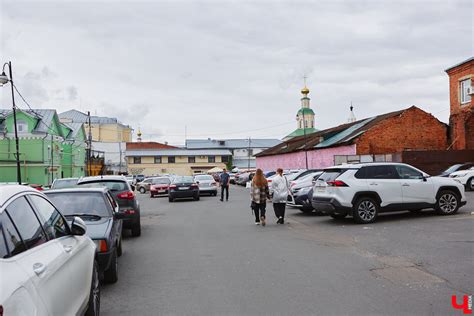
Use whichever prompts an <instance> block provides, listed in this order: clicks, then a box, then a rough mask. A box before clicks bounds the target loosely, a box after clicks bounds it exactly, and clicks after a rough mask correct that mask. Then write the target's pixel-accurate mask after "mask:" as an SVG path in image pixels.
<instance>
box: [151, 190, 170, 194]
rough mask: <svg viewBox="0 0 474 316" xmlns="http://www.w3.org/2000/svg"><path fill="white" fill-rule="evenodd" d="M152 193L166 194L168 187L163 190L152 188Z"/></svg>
mask: <svg viewBox="0 0 474 316" xmlns="http://www.w3.org/2000/svg"><path fill="white" fill-rule="evenodd" d="M150 194H151V195H166V194H168V189H163V190H150Z"/></svg>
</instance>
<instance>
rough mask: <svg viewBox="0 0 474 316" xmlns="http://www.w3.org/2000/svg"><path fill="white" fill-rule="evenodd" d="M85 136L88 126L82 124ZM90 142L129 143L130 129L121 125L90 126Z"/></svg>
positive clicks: (130, 137)
mask: <svg viewBox="0 0 474 316" xmlns="http://www.w3.org/2000/svg"><path fill="white" fill-rule="evenodd" d="M84 128H85V130H86V135H88V134H89V124H84ZM91 134H92V140H93V141H98V142H114V143H118V142H130V141H131V139H132V129H131V128H129V127H125V126H123V125H121V124H91Z"/></svg>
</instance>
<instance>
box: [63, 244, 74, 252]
mask: <svg viewBox="0 0 474 316" xmlns="http://www.w3.org/2000/svg"><path fill="white" fill-rule="evenodd" d="M63 248H64V251H66V252H71V250H72V246H66V245H65V246H63Z"/></svg>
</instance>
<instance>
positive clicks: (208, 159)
mask: <svg viewBox="0 0 474 316" xmlns="http://www.w3.org/2000/svg"><path fill="white" fill-rule="evenodd" d="M207 162H209V163H214V162H216V156H209V157H207Z"/></svg>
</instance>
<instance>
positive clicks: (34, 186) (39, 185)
mask: <svg viewBox="0 0 474 316" xmlns="http://www.w3.org/2000/svg"><path fill="white" fill-rule="evenodd" d="M29 186H30V187H32V188H33V189H36V190H38V191H44V188H43V185H41V184H33V183H31V184H29Z"/></svg>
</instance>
